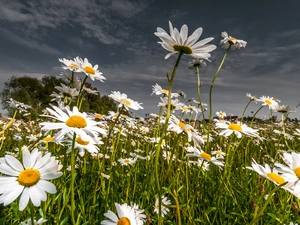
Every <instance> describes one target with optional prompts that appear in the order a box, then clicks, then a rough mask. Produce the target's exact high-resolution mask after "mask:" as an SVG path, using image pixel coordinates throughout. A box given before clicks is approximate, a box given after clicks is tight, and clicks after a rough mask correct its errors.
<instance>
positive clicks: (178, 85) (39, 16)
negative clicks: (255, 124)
mask: <svg viewBox="0 0 300 225" xmlns="http://www.w3.org/2000/svg"><path fill="white" fill-rule="evenodd" d="M0 3H1V7H0V90H2V89H3V87H4V82H6V81H8V80H9V79H10V78H11V77H12V76H25V75H26V76H32V77H37V78H39V79H40V78H41V77H43V76H45V75H51V76H60V74H61V73H62V72H64V71H63V70H62V68H61V63H60V62H59V61H58V58H67V59H73V58H75V57H76V56H79V57H81V58H87V59H88V60H89V61H90V62H91V63H92V64H93V65H95V64H98V65H99V70H100V71H101V72H102V73H103V76H104V77H106V81H105V82H104V83H102V82H100V81H94V82H93V81H91V80H89V81H88V82H90V83H91V84H92V85H93V86H94V87H96V88H97V89H98V90H99V92H100V94H101V95H109V94H110V93H111V91H120V92H121V93H126V94H127V95H128V97H129V98H131V99H133V100H135V101H137V102H140V103H143V104H142V106H143V107H144V109H143V110H139V111H137V112H136V114H137V115H139V116H144V115H145V114H146V113H158V112H159V108H158V107H157V105H158V103H159V102H160V98H159V96H156V95H151V93H152V86H153V85H155V84H156V83H158V84H159V85H161V86H162V87H163V88H166V89H167V88H168V83H167V78H166V73H167V72H168V73H171V72H172V69H173V67H174V64H175V61H176V59H177V55H174V56H172V57H170V58H169V59H164V57H165V55H166V54H167V53H168V52H167V51H166V50H165V49H163V48H162V47H161V46H160V44H158V43H157V42H158V41H160V39H159V38H158V37H157V36H155V35H154V32H156V29H157V27H161V28H163V29H165V30H166V31H167V32H168V33H169V25H168V23H169V21H171V22H172V24H173V26H174V27H176V28H177V29H180V28H181V26H182V25H183V24H186V25H187V26H188V29H189V35H191V34H192V32H193V31H194V30H196V29H197V28H198V27H202V28H203V33H202V35H201V37H200V39H199V40H202V39H204V38H208V37H213V38H214V39H213V41H211V42H210V43H211V44H214V45H216V46H217V49H216V50H214V51H213V52H211V58H210V60H211V62H207V67H205V68H203V69H201V79H202V83H203V86H202V87H201V96H202V101H203V102H205V103H208V102H209V87H210V83H211V80H212V78H213V75H214V73H215V72H216V70H217V68H218V67H219V65H220V62H221V60H222V58H223V56H224V53H225V50H224V49H223V48H222V47H221V46H220V45H219V44H220V41H221V40H222V37H221V32H223V31H226V32H227V33H228V34H229V35H230V36H233V37H236V38H237V39H242V40H244V41H246V42H247V46H246V48H242V49H237V50H235V51H230V52H229V54H228V55H227V58H226V60H225V62H224V65H223V67H222V69H221V71H220V73H219V76H218V78H217V80H216V82H215V86H214V89H213V99H212V101H213V114H214V115H215V112H217V111H225V112H226V113H227V114H229V113H232V114H233V115H238V116H241V114H242V112H243V110H244V108H245V106H246V105H247V103H248V100H249V99H248V98H247V97H246V93H251V94H252V95H255V96H256V97H261V96H262V95H265V96H270V97H275V98H278V99H280V100H281V102H280V104H281V105H290V106H292V107H296V106H297V105H298V104H299V102H300V88H299V85H300V25H299V21H300V13H299V8H300V1H299V0H288V1H282V0H264V1H261V0H252V1H236V0H232V1H230V2H228V1H223V0H210V1H201V0H197V1H192V0H185V1H178V0H172V1H169V0H165V1H162V0H131V1H130V0H99V1H95V0H90V1H87V0H86V1H85V0H81V1H78V0H51V1H50V0H49V1H46V0H44V1H36V0H28V1H23V0H14V1H11V0H0ZM192 60H193V58H192V57H191V56H189V55H184V56H183V57H182V60H181V61H180V64H179V68H178V71H177V73H176V77H175V81H174V87H173V90H174V92H176V91H177V90H182V91H183V92H185V94H186V95H187V99H190V98H197V76H196V75H195V74H194V72H193V71H192V70H189V69H188V63H189V62H191V61H192ZM79 77H80V78H83V77H84V75H83V74H82V75H79ZM260 106H261V103H260V102H258V103H257V104H255V103H252V104H251V105H250V106H249V108H248V110H247V111H246V113H245V116H251V111H253V112H255V111H256V110H258V109H259V108H260ZM297 110H298V112H297V113H293V114H290V117H291V118H295V117H297V118H298V119H300V107H298V108H297ZM269 114H270V111H269V110H268V108H267V107H264V108H263V109H262V110H261V111H260V112H259V114H258V116H259V117H261V118H263V117H264V116H268V115H269ZM274 115H276V114H274ZM278 116H279V115H278Z"/></svg>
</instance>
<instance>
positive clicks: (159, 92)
mask: <svg viewBox="0 0 300 225" xmlns="http://www.w3.org/2000/svg"><path fill="white" fill-rule="evenodd" d="M153 94H155V95H163V96H168V95H169V90H166V89H163V88H162V87H161V86H160V85H158V84H155V85H154V86H152V94H151V95H153ZM178 97H179V94H178V93H171V98H178Z"/></svg>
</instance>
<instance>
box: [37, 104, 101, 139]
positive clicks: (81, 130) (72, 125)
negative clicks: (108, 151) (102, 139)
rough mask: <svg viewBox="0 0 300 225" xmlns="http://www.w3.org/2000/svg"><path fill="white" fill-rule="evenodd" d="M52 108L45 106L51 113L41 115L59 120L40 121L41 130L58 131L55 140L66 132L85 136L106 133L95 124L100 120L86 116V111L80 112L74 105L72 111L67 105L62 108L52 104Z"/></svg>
mask: <svg viewBox="0 0 300 225" xmlns="http://www.w3.org/2000/svg"><path fill="white" fill-rule="evenodd" d="M52 108H53V109H51V108H47V111H48V112H50V114H51V115H43V116H45V117H50V118H53V119H55V120H58V121H60V122H58V123H55V122H42V123H40V126H42V130H47V131H50V130H56V129H60V131H59V132H58V133H57V134H56V135H55V136H54V139H55V140H60V139H61V138H62V137H63V136H64V135H65V134H67V133H72V134H73V133H76V134H77V135H78V136H80V137H85V136H87V135H90V136H92V137H97V136H98V133H101V134H103V135H106V131H105V130H104V129H102V128H100V127H98V126H97V125H99V124H101V122H96V121H95V120H94V118H92V117H89V116H87V114H86V113H81V112H79V111H78V108H77V107H76V106H74V107H73V111H71V110H70V108H69V107H68V106H67V107H65V108H64V111H66V112H64V111H63V110H61V109H60V108H58V107H56V106H52Z"/></svg>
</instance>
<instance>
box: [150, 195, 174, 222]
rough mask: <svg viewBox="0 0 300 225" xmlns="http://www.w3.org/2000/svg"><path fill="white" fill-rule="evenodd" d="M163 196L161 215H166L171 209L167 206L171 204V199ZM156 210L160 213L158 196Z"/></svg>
mask: <svg viewBox="0 0 300 225" xmlns="http://www.w3.org/2000/svg"><path fill="white" fill-rule="evenodd" d="M161 198H162V199H161V203H162V205H161V217H164V216H165V215H167V214H168V212H169V211H170V210H169V209H168V208H167V207H166V206H168V205H171V201H170V200H169V199H168V198H167V197H165V196H161ZM154 212H155V213H156V214H158V213H159V200H158V198H156V199H155V206H154Z"/></svg>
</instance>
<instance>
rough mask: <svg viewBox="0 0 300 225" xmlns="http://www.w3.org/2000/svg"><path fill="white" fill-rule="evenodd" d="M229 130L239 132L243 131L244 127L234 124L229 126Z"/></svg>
mask: <svg viewBox="0 0 300 225" xmlns="http://www.w3.org/2000/svg"><path fill="white" fill-rule="evenodd" d="M228 129H229V130H237V131H242V127H241V126H240V125H238V124H236V123H232V124H230V125H229V126H228Z"/></svg>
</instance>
